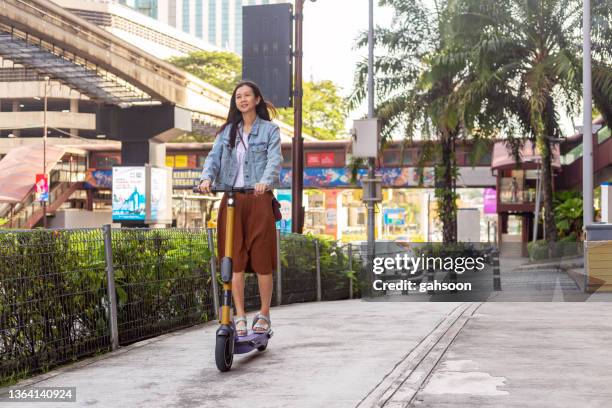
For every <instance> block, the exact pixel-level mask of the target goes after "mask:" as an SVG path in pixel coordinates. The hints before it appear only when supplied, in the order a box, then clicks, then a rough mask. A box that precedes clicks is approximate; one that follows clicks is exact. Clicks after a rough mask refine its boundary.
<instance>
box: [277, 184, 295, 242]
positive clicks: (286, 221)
mask: <svg viewBox="0 0 612 408" xmlns="http://www.w3.org/2000/svg"><path fill="white" fill-rule="evenodd" d="M276 199H277V200H278V202H279V203H280V205H281V214H282V215H283V219H282V220H280V221H278V222H277V223H276V229H278V230H280V232H282V233H290V232H291V190H276Z"/></svg>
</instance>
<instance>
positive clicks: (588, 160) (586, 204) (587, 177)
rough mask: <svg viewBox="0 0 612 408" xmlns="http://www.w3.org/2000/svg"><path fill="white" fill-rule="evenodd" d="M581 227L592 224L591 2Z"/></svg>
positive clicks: (585, 47) (586, 21) (587, 8)
mask: <svg viewBox="0 0 612 408" xmlns="http://www.w3.org/2000/svg"><path fill="white" fill-rule="evenodd" d="M582 27H583V28H582V30H583V32H582V40H583V43H582V109H583V112H582V122H583V123H582V149H583V152H582V196H583V204H582V220H583V222H582V225H583V228H586V227H587V225H590V224H592V223H593V132H592V129H591V121H592V120H593V119H592V115H591V103H592V102H591V1H590V0H584V3H583V10H582Z"/></svg>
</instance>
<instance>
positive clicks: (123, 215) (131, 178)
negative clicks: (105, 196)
mask: <svg viewBox="0 0 612 408" xmlns="http://www.w3.org/2000/svg"><path fill="white" fill-rule="evenodd" d="M144 220H145V168H144V167H113V221H144Z"/></svg>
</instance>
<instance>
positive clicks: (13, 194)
mask: <svg viewBox="0 0 612 408" xmlns="http://www.w3.org/2000/svg"><path fill="white" fill-rule="evenodd" d="M46 150H47V156H46V162H47V172H49V171H50V170H51V169H52V168H53V167H55V165H56V164H57V162H58V161H59V160H60V159H61V158H62V156H63V155H64V152H65V150H64V148H62V147H58V146H53V145H49V144H48V145H47V149H46ZM42 172H43V146H42V142H41V144H40V145H38V144H37V145H27V146H22V147H18V148H15V149H12V150H11V151H9V153H8V154H7V155H6V156H4V157H3V158H2V160H0V202H4V203H18V202H20V201H22V200H23V199H24V198H25V197H26V196H27V195H28V193H29V192H30V190H31V189H32V187H34V183H35V182H36V174H41V173H42Z"/></svg>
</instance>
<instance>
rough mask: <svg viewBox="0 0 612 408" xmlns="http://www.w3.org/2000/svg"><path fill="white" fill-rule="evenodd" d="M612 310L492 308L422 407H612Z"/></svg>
mask: <svg viewBox="0 0 612 408" xmlns="http://www.w3.org/2000/svg"><path fill="white" fill-rule="evenodd" d="M610 344H612V303H486V304H483V305H482V306H481V307H480V308H479V309H478V310H477V311H476V313H475V314H474V315H473V317H472V319H471V320H470V321H469V322H467V324H466V325H465V327H464V328H463V330H462V331H461V333H460V334H459V336H457V337H456V338H455V340H454V342H453V344H452V346H451V347H450V348H449V349H448V350H447V351H446V353H445V354H444V356H443V357H442V358H441V359H440V361H439V362H438V364H437V365H436V367H435V369H434V370H433V371H432V373H431V375H430V376H429V377H428V378H427V379H426V381H425V382H424V383H423V384H422V386H421V389H420V390H419V392H418V393H417V394H416V396H415V397H414V399H413V401H412V405H413V406H416V407H436V408H440V407H453V408H456V407H521V408H524V407H547V408H553V407H568V408H569V407H572V408H575V407H581V408H585V407H610V406H612V387H610V384H612V353H610V350H609V348H610Z"/></svg>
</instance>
